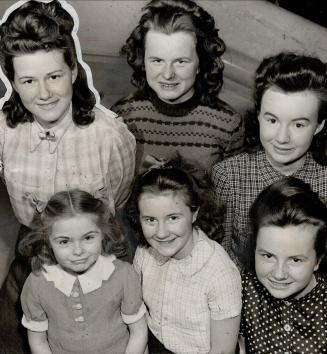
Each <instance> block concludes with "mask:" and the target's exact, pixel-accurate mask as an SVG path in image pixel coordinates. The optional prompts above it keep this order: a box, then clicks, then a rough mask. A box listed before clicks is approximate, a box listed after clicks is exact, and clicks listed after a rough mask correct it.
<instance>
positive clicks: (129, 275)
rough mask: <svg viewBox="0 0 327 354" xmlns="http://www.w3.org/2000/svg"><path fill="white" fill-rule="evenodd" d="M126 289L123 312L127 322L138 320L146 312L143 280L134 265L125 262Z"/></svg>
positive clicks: (122, 305) (122, 306)
mask: <svg viewBox="0 0 327 354" xmlns="http://www.w3.org/2000/svg"><path fill="white" fill-rule="evenodd" d="M122 277H123V278H124V291H123V300H122V304H121V313H122V317H123V320H124V322H125V323H127V324H129V323H134V322H137V321H138V320H139V319H140V318H142V317H143V315H144V314H145V312H146V309H145V306H144V303H143V299H142V289H141V282H140V280H139V278H138V276H137V274H136V272H135V270H134V269H133V267H132V266H131V265H130V264H128V263H125V262H124V275H122Z"/></svg>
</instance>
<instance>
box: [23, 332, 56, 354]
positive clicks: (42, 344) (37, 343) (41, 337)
mask: <svg viewBox="0 0 327 354" xmlns="http://www.w3.org/2000/svg"><path fill="white" fill-rule="evenodd" d="M27 336H28V343H29V345H30V348H31V352H32V354H52V351H51V349H50V347H49V343H48V337H47V332H46V331H45V332H34V331H31V330H27Z"/></svg>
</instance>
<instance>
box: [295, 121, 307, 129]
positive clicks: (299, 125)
mask: <svg viewBox="0 0 327 354" xmlns="http://www.w3.org/2000/svg"><path fill="white" fill-rule="evenodd" d="M295 127H296V128H304V127H305V124H304V123H299V122H297V123H295Z"/></svg>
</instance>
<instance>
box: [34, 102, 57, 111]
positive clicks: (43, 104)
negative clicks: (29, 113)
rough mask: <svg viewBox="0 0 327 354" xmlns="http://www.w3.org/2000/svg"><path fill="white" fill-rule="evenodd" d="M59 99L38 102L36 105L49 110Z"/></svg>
mask: <svg viewBox="0 0 327 354" xmlns="http://www.w3.org/2000/svg"><path fill="white" fill-rule="evenodd" d="M58 101H59V100H57V101H54V102H48V103H38V104H37V105H38V106H39V107H40V108H41V109H44V110H50V109H52V108H53V107H55V105H56V104H57V103H58Z"/></svg>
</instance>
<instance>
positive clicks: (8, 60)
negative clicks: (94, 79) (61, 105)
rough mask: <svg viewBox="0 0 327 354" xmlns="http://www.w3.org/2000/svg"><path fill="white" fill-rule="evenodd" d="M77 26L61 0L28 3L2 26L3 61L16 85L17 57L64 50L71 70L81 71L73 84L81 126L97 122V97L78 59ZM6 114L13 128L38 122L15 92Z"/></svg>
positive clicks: (75, 117)
mask: <svg viewBox="0 0 327 354" xmlns="http://www.w3.org/2000/svg"><path fill="white" fill-rule="evenodd" d="M73 27H74V20H73V18H72V16H71V15H70V14H69V13H68V12H67V11H66V10H65V9H64V8H63V7H62V6H61V4H60V2H59V1H58V0H53V1H51V2H49V3H44V2H39V1H34V0H31V1H28V2H26V3H24V4H23V5H22V6H20V7H19V8H17V9H16V10H14V11H13V12H12V13H11V14H10V15H9V16H8V18H7V20H6V21H5V22H4V23H3V24H2V25H1V26H0V53H1V54H0V60H1V66H2V68H3V71H4V73H5V75H6V76H7V77H8V79H9V80H10V81H11V82H13V80H14V75H15V73H14V67H13V58H14V57H15V56H17V55H21V54H30V53H35V52H37V51H39V50H44V51H47V52H49V51H51V50H60V51H61V52H62V53H63V56H64V60H65V62H66V64H67V65H68V66H69V68H70V69H71V70H73V69H74V68H75V67H76V69H77V78H76V80H75V82H74V84H73V97H72V105H73V120H74V122H75V123H76V124H77V125H88V124H90V123H92V122H93V120H94V113H93V112H92V109H93V107H94V105H95V96H94V94H93V92H92V91H91V90H90V88H89V86H88V83H87V77H86V73H85V70H84V68H83V67H82V65H81V64H80V63H79V62H78V60H77V55H76V48H75V43H74V40H73V37H72V31H73ZM3 112H4V113H5V115H6V120H7V124H8V126H10V127H12V128H14V127H16V126H17V124H19V123H24V122H32V121H33V120H34V118H33V116H32V114H31V113H30V112H29V111H28V110H27V109H26V108H25V107H24V105H23V103H22V101H21V99H20V97H19V95H18V93H17V92H16V91H15V90H13V92H12V95H11V97H10V98H9V100H8V101H6V102H5V104H4V105H3Z"/></svg>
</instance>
